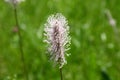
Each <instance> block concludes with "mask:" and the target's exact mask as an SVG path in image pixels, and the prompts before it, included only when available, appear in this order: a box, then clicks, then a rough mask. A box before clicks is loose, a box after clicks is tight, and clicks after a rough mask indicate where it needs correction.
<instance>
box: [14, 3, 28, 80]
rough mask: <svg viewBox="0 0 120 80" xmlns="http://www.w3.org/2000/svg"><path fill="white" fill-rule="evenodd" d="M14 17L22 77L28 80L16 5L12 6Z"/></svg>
mask: <svg viewBox="0 0 120 80" xmlns="http://www.w3.org/2000/svg"><path fill="white" fill-rule="evenodd" d="M14 16H15V21H16V27H17V28H18V36H19V49H20V54H21V61H22V64H23V73H24V76H25V78H26V80H28V72H27V69H26V65H25V59H24V52H23V48H22V47H23V45H22V36H21V32H20V26H19V23H18V15H17V8H16V5H14Z"/></svg>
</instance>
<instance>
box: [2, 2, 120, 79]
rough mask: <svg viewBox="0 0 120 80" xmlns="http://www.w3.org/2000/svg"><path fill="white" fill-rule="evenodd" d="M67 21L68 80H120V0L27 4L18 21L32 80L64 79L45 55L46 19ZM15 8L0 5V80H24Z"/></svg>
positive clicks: (19, 12) (65, 73)
mask: <svg viewBox="0 0 120 80" xmlns="http://www.w3.org/2000/svg"><path fill="white" fill-rule="evenodd" d="M58 12H59V13H62V14H63V15H64V16H65V17H66V18H67V20H68V23H69V26H70V35H71V38H72V40H71V46H70V47H71V50H70V51H69V53H70V54H71V56H69V57H67V62H68V63H67V65H65V66H64V68H63V76H64V80H120V42H119V41H120V0H26V1H25V2H23V3H21V4H20V5H19V6H18V18H19V23H20V29H21V33H22V43H23V50H24V57H25V63H26V67H27V71H28V76H29V80H60V75H59V69H58V68H57V67H53V64H52V63H51V62H50V61H49V58H48V57H47V55H46V44H45V43H43V39H44V37H43V30H44V24H45V23H46V20H47V17H48V16H49V15H51V14H54V13H58ZM18 41H19V37H18V34H17V29H16V26H15V19H14V12H13V7H12V6H11V5H9V4H8V3H6V2H4V0H0V80H25V79H24V74H23V69H22V62H21V56H20V50H19V42H18Z"/></svg>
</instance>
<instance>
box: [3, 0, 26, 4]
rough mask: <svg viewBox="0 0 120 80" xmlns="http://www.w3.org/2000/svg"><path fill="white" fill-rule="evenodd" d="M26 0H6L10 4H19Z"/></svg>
mask: <svg viewBox="0 0 120 80" xmlns="http://www.w3.org/2000/svg"><path fill="white" fill-rule="evenodd" d="M24 1H25V0H5V2H8V3H10V4H13V5H17V4H19V3H21V2H24Z"/></svg>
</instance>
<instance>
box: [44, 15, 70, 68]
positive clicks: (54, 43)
mask: <svg viewBox="0 0 120 80" xmlns="http://www.w3.org/2000/svg"><path fill="white" fill-rule="evenodd" d="M44 31H45V36H46V40H45V42H47V43H48V51H49V53H50V56H51V58H50V59H52V60H53V61H54V62H55V63H57V64H58V63H59V64H60V68H62V67H63V65H64V64H65V63H66V60H65V54H66V51H67V50H68V49H69V48H68V47H69V45H70V39H71V38H70V36H69V26H68V23H67V21H66V18H65V17H64V16H63V15H62V14H60V13H57V14H55V15H51V16H49V17H48V20H47V23H46V24H45V29H44Z"/></svg>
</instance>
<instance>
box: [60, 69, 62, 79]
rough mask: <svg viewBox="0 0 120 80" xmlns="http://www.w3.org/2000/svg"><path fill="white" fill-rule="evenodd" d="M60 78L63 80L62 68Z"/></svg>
mask: <svg viewBox="0 0 120 80" xmlns="http://www.w3.org/2000/svg"><path fill="white" fill-rule="evenodd" d="M60 78H61V80H63V74H62V68H60Z"/></svg>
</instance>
